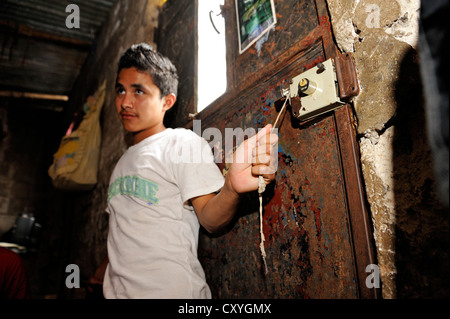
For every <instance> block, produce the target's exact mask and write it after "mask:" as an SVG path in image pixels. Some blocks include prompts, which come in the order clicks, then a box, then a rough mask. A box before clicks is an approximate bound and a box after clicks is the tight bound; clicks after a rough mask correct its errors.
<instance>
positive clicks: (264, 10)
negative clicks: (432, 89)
mask: <svg viewBox="0 0 450 319" xmlns="http://www.w3.org/2000/svg"><path fill="white" fill-rule="evenodd" d="M236 15H237V19H236V20H237V25H238V34H239V54H241V53H242V52H244V51H245V50H247V49H248V48H249V47H250V46H251V45H252V44H253V43H255V42H256V41H257V40H258V39H259V38H261V37H262V36H263V35H264V34H265V33H266V32H268V31H269V30H270V29H271V28H272V26H274V25H275V24H276V23H277V18H276V15H275V5H274V2H273V0H236Z"/></svg>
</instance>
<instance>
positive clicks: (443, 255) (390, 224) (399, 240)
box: [327, 0, 448, 298]
mask: <svg viewBox="0 0 450 319" xmlns="http://www.w3.org/2000/svg"><path fill="white" fill-rule="evenodd" d="M327 2H328V6H329V10H330V15H331V20H332V25H333V29H334V34H335V38H336V42H337V44H338V46H339V48H340V50H341V51H342V52H353V54H354V57H355V60H356V64H357V68H358V76H359V80H360V85H361V93H360V95H359V96H358V97H357V98H355V100H354V106H355V111H356V115H357V119H358V126H357V130H358V134H359V143H360V149H361V162H362V169H363V175H364V181H365V188H366V193H367V198H368V201H369V204H370V209H371V214H372V220H373V227H374V237H375V242H376V247H377V255H378V265H379V267H380V272H381V280H382V288H383V298H405V297H406V298H411V297H420V296H426V297H432V296H440V295H441V294H443V295H447V296H448V270H446V269H447V268H446V267H448V209H447V211H446V210H445V209H444V208H443V206H442V204H441V201H440V200H439V198H437V195H436V184H435V176H434V175H433V171H432V157H431V155H430V147H429V142H428V139H427V131H426V126H425V115H424V109H423V97H422V86H421V85H422V84H421V82H420V73H419V67H418V63H420V60H419V57H418V55H417V39H418V18H419V13H420V1H419V0H396V1H387V0H377V1H375V0H361V1H359V0H348V1H337V0H328V1H327ZM446 285H447V287H446ZM432 287H433V288H432Z"/></svg>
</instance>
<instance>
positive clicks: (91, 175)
mask: <svg viewBox="0 0 450 319" xmlns="http://www.w3.org/2000/svg"><path fill="white" fill-rule="evenodd" d="M105 88H106V81H104V82H103V84H102V85H101V86H100V87H99V88H98V90H97V91H96V93H95V94H94V95H93V96H90V97H88V99H87V102H86V103H85V105H84V111H85V115H84V116H83V120H82V121H81V123H80V125H79V126H78V128H77V129H76V130H75V131H73V132H69V133H68V134H67V135H66V136H64V137H63V138H62V140H61V143H60V145H59V148H58V151H57V152H56V153H55V154H54V155H53V163H52V165H51V166H50V168H49V170H48V174H49V176H50V178H51V179H52V184H53V186H54V187H55V188H58V189H62V190H68V191H85V190H91V189H92V188H93V187H94V186H95V185H96V184H97V174H98V164H99V159H100V144H101V127H100V113H101V109H102V107H103V103H104V100H105Z"/></svg>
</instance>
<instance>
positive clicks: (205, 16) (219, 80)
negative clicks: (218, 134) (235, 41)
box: [197, 0, 227, 112]
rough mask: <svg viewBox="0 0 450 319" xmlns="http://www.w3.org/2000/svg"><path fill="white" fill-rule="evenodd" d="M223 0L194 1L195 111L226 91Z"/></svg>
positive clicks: (200, 109) (201, 108)
mask: <svg viewBox="0 0 450 319" xmlns="http://www.w3.org/2000/svg"><path fill="white" fill-rule="evenodd" d="M223 3H224V0H198V64H197V65H198V70H197V71H198V73H197V112H200V111H202V110H203V109H204V108H205V107H207V106H208V105H209V104H211V103H212V102H214V100H216V99H217V98H218V97H220V96H221V95H222V94H223V93H225V90H226V88H227V67H226V50H225V20H224V18H223V16H222V15H221V14H220V13H221V12H220V6H221V5H223Z"/></svg>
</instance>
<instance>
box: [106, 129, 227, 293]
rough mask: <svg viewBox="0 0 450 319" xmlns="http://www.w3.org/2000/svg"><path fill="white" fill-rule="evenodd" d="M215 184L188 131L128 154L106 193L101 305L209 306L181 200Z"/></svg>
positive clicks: (200, 145)
mask: <svg viewBox="0 0 450 319" xmlns="http://www.w3.org/2000/svg"><path fill="white" fill-rule="evenodd" d="M223 183H224V178H223V175H222V173H221V172H220V170H219V168H218V167H217V165H216V164H215V163H214V159H213V155H212V152H211V149H210V147H209V145H208V143H207V142H206V141H205V140H204V139H202V138H200V137H199V136H198V135H196V134H195V133H194V132H192V131H190V130H186V129H166V130H164V131H163V132H161V133H158V134H155V135H152V136H150V137H148V138H146V139H144V140H142V141H141V142H139V143H138V144H136V145H133V146H131V147H130V148H128V150H127V151H126V152H125V153H124V155H123V156H122V157H121V158H120V160H119V162H118V163H117V165H116V167H115V169H114V171H113V173H112V176H111V181H110V186H109V189H108V206H107V212H108V213H109V214H110V215H109V233H108V257H109V265H108V267H107V269H106V273H105V278H104V284H103V293H104V296H105V298H161V299H162V298H173V299H186V298H211V292H210V289H209V287H208V285H207V283H206V280H205V273H204V271H203V269H202V266H201V264H200V262H199V260H198V258H197V248H198V233H199V228H200V226H199V222H198V219H197V216H196V214H195V212H194V209H193V207H192V206H191V205H190V204H189V199H191V198H193V197H196V196H200V195H205V194H210V193H213V192H217V191H218V190H220V188H222V186H223Z"/></svg>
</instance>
